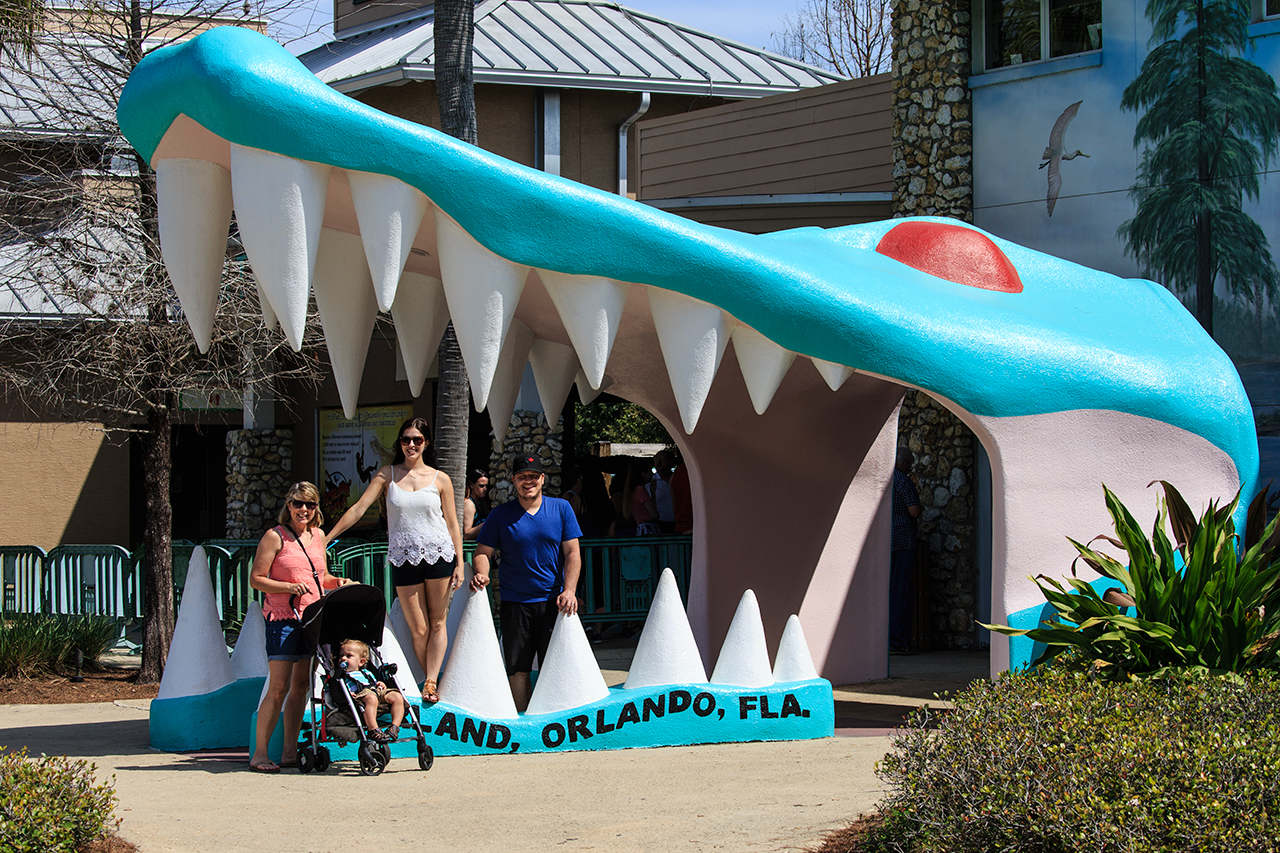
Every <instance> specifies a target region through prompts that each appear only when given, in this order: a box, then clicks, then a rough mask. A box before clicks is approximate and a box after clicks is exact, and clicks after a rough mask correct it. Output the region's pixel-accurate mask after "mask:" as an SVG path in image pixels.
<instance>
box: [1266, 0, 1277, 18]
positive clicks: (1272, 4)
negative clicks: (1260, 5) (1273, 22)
mask: <svg viewBox="0 0 1280 853" xmlns="http://www.w3.org/2000/svg"><path fill="white" fill-rule="evenodd" d="M1264 14H1266V16H1267V17H1268V18H1270V17H1271V16H1272V15H1280V0H1267V7H1266V12H1265V13H1264Z"/></svg>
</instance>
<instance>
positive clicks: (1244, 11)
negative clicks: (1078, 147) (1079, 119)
mask: <svg viewBox="0 0 1280 853" xmlns="http://www.w3.org/2000/svg"><path fill="white" fill-rule="evenodd" d="M1147 17H1148V18H1150V20H1151V23H1152V26H1153V33H1152V37H1151V43H1152V45H1153V48H1152V50H1151V52H1150V54H1148V56H1147V58H1146V60H1144V61H1143V63H1142V68H1141V70H1140V71H1139V72H1138V76H1137V77H1136V78H1135V79H1134V80H1133V82H1132V83H1130V84H1129V86H1128V87H1126V88H1125V90H1124V96H1123V99H1122V100H1121V104H1122V105H1123V106H1124V107H1125V108H1126V109H1130V110H1135V111H1138V110H1145V111H1146V112H1145V113H1143V115H1142V117H1141V118H1140V119H1139V120H1138V126H1137V130H1136V132H1135V133H1134V140H1133V141H1134V145H1135V146H1140V145H1141V146H1146V150H1145V151H1144V152H1143V155H1142V161H1141V163H1140V165H1139V167H1138V175H1137V183H1136V184H1135V185H1134V187H1133V189H1132V191H1131V193H1130V194H1131V196H1132V197H1133V199H1134V201H1136V202H1137V211H1136V213H1135V215H1134V217H1133V219H1130V220H1129V221H1127V222H1125V223H1124V224H1123V225H1121V226H1120V229H1119V234H1120V236H1121V237H1122V238H1123V239H1124V241H1125V244H1126V249H1127V251H1128V252H1129V254H1131V255H1132V256H1133V257H1134V258H1136V259H1137V260H1138V261H1139V263H1141V264H1142V265H1143V266H1144V267H1145V268H1146V269H1147V270H1149V272H1150V274H1151V275H1153V276H1154V277H1156V278H1158V279H1159V280H1160V281H1161V282H1162V283H1163V284H1164V285H1165V286H1167V287H1169V288H1170V289H1171V290H1173V291H1174V292H1176V293H1184V294H1185V293H1188V292H1190V291H1194V292H1195V296H1196V306H1197V309H1196V316H1197V319H1199V320H1200V323H1201V324H1202V325H1203V326H1204V327H1205V329H1206V330H1208V331H1209V332H1210V333H1211V334H1212V332H1213V286H1214V282H1215V281H1216V280H1217V278H1218V277H1219V276H1221V277H1222V278H1223V279H1224V280H1225V282H1226V283H1227V285H1228V287H1229V288H1230V290H1231V292H1232V293H1234V294H1238V295H1240V296H1242V297H1244V298H1245V299H1246V301H1248V302H1252V303H1253V304H1254V305H1255V306H1256V309H1257V311H1258V315H1257V316H1258V321H1259V323H1260V322H1261V318H1262V314H1261V312H1262V306H1263V304H1264V302H1265V301H1266V299H1267V298H1268V297H1269V298H1270V299H1271V300H1272V301H1273V303H1274V301H1275V300H1276V299H1277V297H1278V296H1280V270H1277V268H1276V264H1275V261H1274V260H1273V259H1272V257H1271V251H1270V248H1269V246H1268V243H1267V238H1266V236H1265V235H1264V234H1263V232H1262V229H1261V228H1260V227H1258V224H1257V223H1256V222H1254V221H1253V219H1251V218H1250V217H1249V216H1248V215H1247V214H1246V213H1245V212H1244V210H1243V208H1242V203H1243V200H1244V199H1245V198H1249V199H1252V200H1257V198H1258V192H1259V182H1258V176H1259V175H1260V174H1262V173H1263V172H1264V171H1265V169H1266V165H1267V163H1268V162H1269V161H1270V159H1271V157H1273V156H1274V155H1275V153H1276V145H1277V141H1278V140H1280V98H1277V96H1276V84H1275V81H1274V80H1272V79H1271V76H1270V75H1269V74H1267V73H1266V71H1264V70H1263V69H1261V68H1259V67H1258V66H1257V65H1255V64H1254V63H1252V62H1249V61H1248V60H1246V59H1244V58H1243V57H1241V56H1240V54H1241V53H1243V52H1244V51H1245V49H1246V48H1247V47H1248V41H1249V40H1248V26H1249V23H1250V20H1251V17H1252V10H1251V6H1250V3H1249V0H1149V2H1148V3H1147Z"/></svg>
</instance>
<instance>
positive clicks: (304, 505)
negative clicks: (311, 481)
mask: <svg viewBox="0 0 1280 853" xmlns="http://www.w3.org/2000/svg"><path fill="white" fill-rule="evenodd" d="M289 506H291V507H293V508H294V509H315V508H316V507H317V506H319V504H317V503H316V502H315V501H289Z"/></svg>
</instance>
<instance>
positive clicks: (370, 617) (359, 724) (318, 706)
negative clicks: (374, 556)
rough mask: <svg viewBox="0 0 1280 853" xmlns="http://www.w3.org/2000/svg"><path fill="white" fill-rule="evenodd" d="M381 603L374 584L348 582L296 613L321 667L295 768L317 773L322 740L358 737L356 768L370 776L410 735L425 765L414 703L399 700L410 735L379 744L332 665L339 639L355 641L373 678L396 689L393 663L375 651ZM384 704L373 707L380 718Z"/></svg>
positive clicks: (322, 761) (324, 765)
mask: <svg viewBox="0 0 1280 853" xmlns="http://www.w3.org/2000/svg"><path fill="white" fill-rule="evenodd" d="M386 616H387V605H386V602H385V601H384V600H383V598H382V591H381V590H379V589H378V588H377V587H372V586H364V585H362V584H348V585H346V586H341V587H338V588H337V589H335V590H334V591H333V592H331V593H329V594H328V595H326V596H324V597H323V598H321V599H320V600H319V601H317V602H314V603H313V604H311V605H310V606H309V607H308V608H307V609H306V611H305V612H304V613H303V614H302V630H303V642H304V644H305V645H306V647H309V648H312V649H314V650H315V656H316V661H317V662H318V663H319V665H320V668H321V669H322V670H323V671H324V679H323V681H322V683H321V688H320V695H319V696H312V697H311V702H310V705H311V720H310V722H307V721H305V720H304V721H303V723H302V732H301V736H300V741H301V742H300V743H299V744H298V770H299V771H301V772H303V773H310V772H311V771H312V770H315V771H317V772H319V773H323V772H324V771H326V770H328V769H329V764H330V757H329V749H328V747H326V746H324V745H323V744H325V743H335V742H336V743H337V744H339V745H340V746H346V745H347V744H348V743H354V742H356V741H359V743H360V750H359V758H360V772H361V774H363V775H365V776H376V775H378V774H379V773H381V772H382V771H383V769H384V768H386V766H387V763H388V762H389V761H390V760H391V746H390V743H399V742H401V741H409V740H416V741H417V743H418V766H419V767H421V768H422V769H423V770H430V769H431V765H432V764H433V763H434V762H435V753H434V752H432V750H431V747H429V746H427V740H426V738H425V737H424V736H423V733H422V722H421V720H420V719H419V716H418V708H417V707H416V706H415V705H413V703H411V702H406V703H405V706H406V707H405V717H404V722H403V723H402V724H401V725H402V727H403V728H404V729H408V728H412V729H413V732H414V734H413V735H412V736H410V737H401V738H399V739H397V740H396V741H392V742H389V743H382V744H379V743H377V742H375V741H374V739H373V738H372V737H371V736H370V732H369V730H368V728H367V726H366V725H365V722H364V717H363V715H362V714H361V713H360V708H359V707H358V706H357V705H356V700H355V698H354V697H353V696H352V695H351V691H350V690H348V689H347V685H346V684H345V683H344V682H345V680H346V678H347V676H346V673H345V671H343V670H339V669H338V668H337V667H336V666H335V660H336V658H337V653H338V651H339V649H340V647H341V643H342V641H343V640H360V641H361V642H364V643H366V644H367V645H368V646H369V666H370V668H371V669H373V670H374V671H375V672H376V673H377V674H378V676H377V677H378V680H379V681H381V682H383V683H384V684H386V685H387V687H394V688H396V689H397V690H399V685H398V684H397V683H396V677H395V676H396V665H395V664H394V663H388V664H384V663H383V662H382V656H381V655H380V654H379V653H378V646H380V645H381V644H382V629H383V623H384V622H385V621H386ZM387 710H388V709H387V706H386V705H385V704H384V705H382V706H381V707H379V709H378V713H379V716H380V717H381V715H382V714H384V713H385V712H386V711H387Z"/></svg>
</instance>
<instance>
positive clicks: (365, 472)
mask: <svg viewBox="0 0 1280 853" xmlns="http://www.w3.org/2000/svg"><path fill="white" fill-rule="evenodd" d="M317 417H318V418H319V421H320V423H319V430H318V432H319V436H320V441H319V453H320V460H319V462H320V464H319V466H318V469H319V471H320V482H319V483H318V485H319V487H320V507H321V509H322V510H323V511H324V518H325V525H326V526H329V525H332V524H333V522H335V521H337V520H338V518H339V517H341V516H342V514H343V513H344V512H346V511H347V508H348V507H350V506H351V505H352V504H354V503H355V502H356V501H358V500H359V499H360V496H361V495H362V494H364V490H365V488H366V487H367V486H368V485H369V481H370V480H372V479H373V475H374V474H376V473H378V469H379V468H381V467H382V466H383V465H390V464H391V459H392V457H393V456H394V455H395V441H396V436H397V435H398V434H399V430H400V424H402V423H404V422H405V421H406V420H407V419H409V418H411V417H413V405H412V404H411V403H402V404H399V405H394V406H364V407H361V408H359V409H357V410H356V416H355V417H354V418H347V417H346V416H345V415H343V413H342V409H320V410H319V411H318V412H317ZM384 511H385V510H384V509H383V502H382V501H375V502H374V504H373V506H371V507H369V510H368V511H367V512H366V513H365V514H364V517H362V518H361V519H360V521H358V522H356V524H355V527H357V528H362V527H363V528H368V527H374V526H377V524H378V522H379V520H380V519H381V518H382V514H383V512H384Z"/></svg>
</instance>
